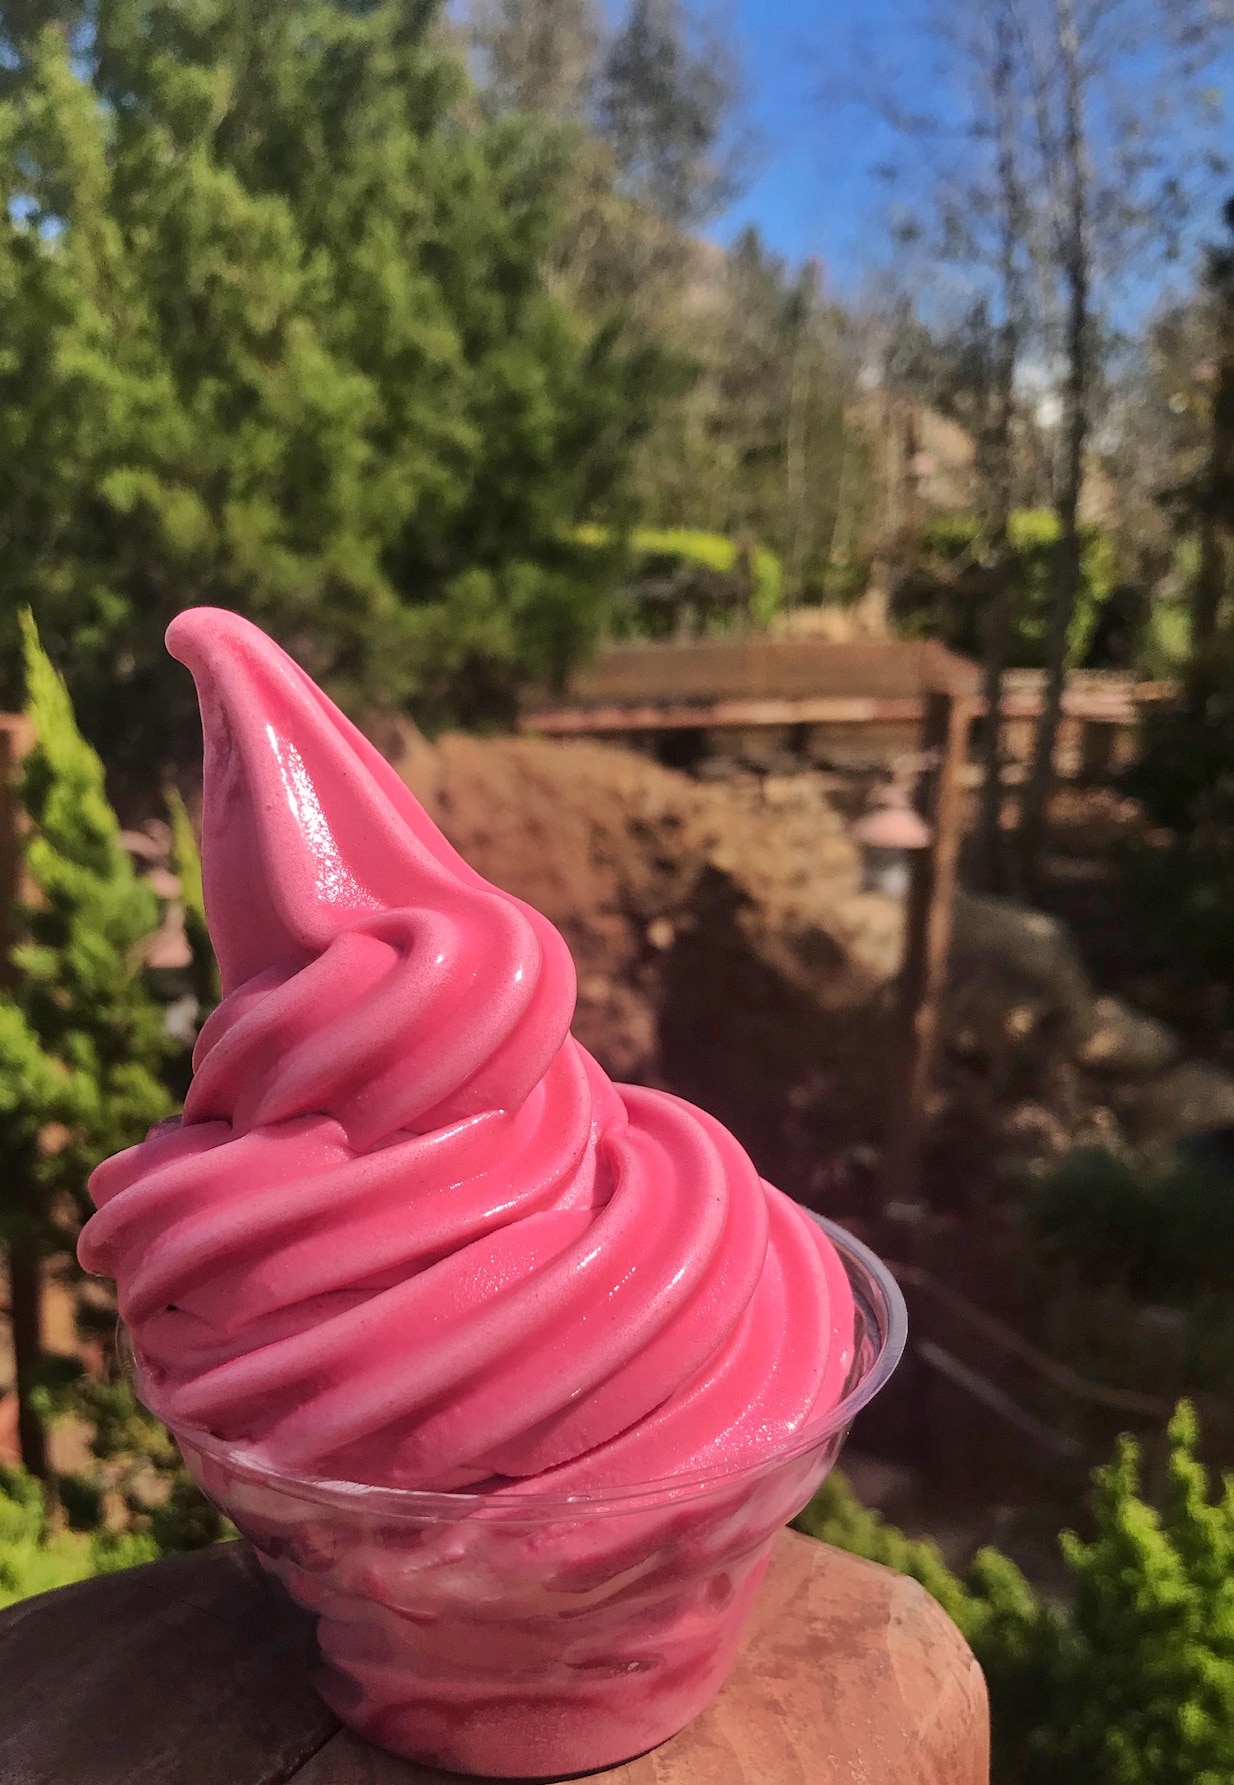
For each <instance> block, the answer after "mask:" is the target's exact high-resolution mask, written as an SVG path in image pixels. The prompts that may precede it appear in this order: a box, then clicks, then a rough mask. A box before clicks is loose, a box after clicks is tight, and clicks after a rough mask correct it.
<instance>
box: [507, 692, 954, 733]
mask: <svg viewBox="0 0 1234 1785" xmlns="http://www.w3.org/2000/svg"><path fill="white" fill-rule="evenodd" d="M924 711H925V700H924V698H922V697H921V696H918V695H906V696H904V697H903V698H901V699H896V700H890V699H888V700H870V699H866V698H864V697H862V696H860V695H845V696H835V697H832V696H827V697H818V698H813V699H809V700H715V701H708V702H706V703H703V702H696V703H693V704H690V705H676V704H673V705H660V706H630V707H622V706H604V707H562V708H557V709H554V710H551V711H543V712H531V713H525V714H523V716H522V717H521V718H520V720H519V729H520V730H521V731H530V732H542V733H545V734H551V735H553V736H558V737H568V736H577V735H582V734H584V733H589V732H627V731H670V730H674V729H679V728H683V727H698V728H700V729H702V730H710V729H712V728H715V729H717V730H718V729H721V728H725V729H727V728H729V727H734V726H738V727H739V726H757V727H762V726H768V725H878V724H882V723H884V722H886V721H897V720H898V721H902V722H906V723H909V724H911V723H913V722H914V721H919V720H920V719H921V717H922V714H923V713H924Z"/></svg>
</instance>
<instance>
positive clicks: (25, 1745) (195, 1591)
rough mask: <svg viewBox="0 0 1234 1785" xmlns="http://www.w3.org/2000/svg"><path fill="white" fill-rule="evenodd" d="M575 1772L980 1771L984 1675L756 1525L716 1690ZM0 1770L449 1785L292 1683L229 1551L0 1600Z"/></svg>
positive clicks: (965, 1774)
mask: <svg viewBox="0 0 1234 1785" xmlns="http://www.w3.org/2000/svg"><path fill="white" fill-rule="evenodd" d="M590 1777H591V1778H592V1779H593V1780H594V1781H595V1785H806V1782H808V1785H852V1781H855V1780H870V1781H873V1780H879V1781H884V1780H885V1781H887V1785H988V1779H989V1735H988V1719H987V1711H986V1700H985V1685H984V1681H983V1680H982V1678H981V1673H980V1670H979V1668H978V1667H977V1664H976V1662H975V1661H974V1660H973V1657H972V1655H971V1654H970V1652H969V1650H968V1648H967V1646H966V1645H965V1643H964V1640H963V1638H962V1637H961V1636H960V1634H959V1632H958V1631H957V1630H956V1628H955V1626H954V1625H953V1624H952V1623H951V1622H950V1621H949V1619H948V1618H947V1617H946V1616H945V1615H944V1613H943V1612H942V1611H941V1610H940V1609H939V1607H938V1606H937V1605H936V1604H935V1602H934V1601H933V1600H932V1599H931V1598H930V1597H929V1596H928V1594H926V1593H925V1591H924V1590H923V1589H922V1588H921V1587H919V1586H918V1585H917V1584H916V1582H914V1581H911V1580H908V1579H907V1578H906V1577H904V1576H903V1575H898V1574H893V1573H891V1572H889V1571H888V1570H887V1569H884V1568H878V1567H875V1566H874V1564H873V1563H870V1562H863V1561H859V1560H858V1559H857V1558H856V1557H855V1556H848V1555H844V1554H841V1553H840V1552H839V1551H836V1550H831V1549H828V1548H827V1547H826V1546H825V1545H824V1544H820V1543H816V1542H815V1541H814V1540H813V1539H812V1538H808V1537H802V1536H799V1535H798V1534H797V1533H795V1532H789V1531H786V1532H784V1533H783V1534H782V1535H781V1536H780V1538H779V1539H778V1540H777V1545H776V1550H775V1553H774V1556H773V1559H772V1564H771V1568H770V1570H769V1572H768V1575H767V1579H766V1582H765V1584H764V1586H763V1589H762V1592H761V1594H760V1597H759V1600H758V1604H757V1607H756V1609H755V1613H754V1618H753V1621H752V1625H751V1629H750V1632H749V1635H748V1637H747V1639H746V1642H745V1645H744V1647H743V1650H742V1653H741V1655H740V1656H739V1658H738V1661H737V1664H736V1667H735V1668H734V1670H733V1673H732V1675H731V1677H730V1679H729V1681H728V1683H727V1685H726V1686H725V1688H724V1690H723V1691H722V1692H721V1694H720V1696H719V1698H718V1699H717V1700H716V1702H715V1703H714V1704H713V1705H712V1706H711V1707H710V1708H709V1709H708V1710H707V1711H705V1712H704V1713H703V1715H702V1716H701V1717H699V1718H698V1719H697V1721H696V1722H695V1723H693V1724H692V1725H691V1726H690V1727H689V1728H688V1729H686V1730H683V1731H682V1732H681V1734H680V1735H678V1736H676V1737H674V1738H673V1740H672V1741H669V1742H666V1743H665V1744H664V1746H663V1747H661V1748H658V1749H656V1750H655V1752H653V1753H651V1754H646V1755H643V1756H641V1757H640V1758H639V1759H636V1760H632V1761H629V1762H627V1763H626V1764H625V1765H622V1766H617V1767H610V1768H609V1769H607V1770H606V1771H604V1772H602V1773H598V1774H592V1775H590ZM0 1779H3V1781H4V1785H459V1779H458V1775H457V1774H452V1773H443V1772H439V1771H436V1770H435V1769H433V1768H426V1767H421V1766H416V1765H414V1764H413V1763H411V1762H410V1761H403V1760H397V1759H395V1758H394V1757H393V1756H391V1755H387V1754H381V1753H379V1752H378V1751H377V1750H376V1749H374V1748H371V1747H370V1746H369V1745H368V1744H367V1743H365V1742H363V1741H361V1740H359V1739H358V1738H357V1737H355V1736H352V1735H350V1734H347V1733H344V1732H341V1731H339V1729H338V1725H337V1724H336V1723H335V1722H334V1720H333V1719H332V1718H331V1717H330V1716H329V1715H328V1713H327V1712H325V1711H324V1710H323V1709H322V1708H321V1706H320V1705H318V1704H317V1702H316V1700H315V1699H314V1698H313V1697H312V1694H311V1693H310V1692H309V1690H308V1687H307V1685H306V1654H305V1643H304V1632H303V1627H302V1626H301V1625H300V1623H299V1621H298V1619H297V1617H296V1616H295V1614H293V1613H291V1612H290V1611H289V1610H287V1609H286V1608H285V1607H283V1606H282V1604H281V1601H280V1600H279V1599H278V1598H277V1597H276V1596H275V1594H274V1592H273V1590H272V1589H271V1588H270V1587H269V1586H268V1584H267V1583H266V1582H265V1580H264V1579H263V1578H261V1576H260V1571H259V1570H258V1569H257V1568H256V1566H255V1564H254V1563H253V1562H252V1561H251V1558H250V1557H249V1555H248V1552H247V1547H246V1546H244V1545H226V1546H219V1547H216V1548H215V1549H213V1550H207V1551H201V1552H198V1554H197V1555H195V1556H191V1557H178V1558H176V1559H175V1560H173V1561H168V1562H158V1563H154V1564H153V1565H152V1566H151V1567H149V1568H142V1569H135V1570H133V1571H131V1572H130V1573H129V1574H127V1575H126V1574H117V1575H107V1576H104V1577H102V1578H101V1579H100V1580H97V1581H91V1582H88V1583H86V1584H85V1585H83V1586H80V1587H67V1588H64V1589H62V1590H61V1591H60V1592H58V1593H50V1594H44V1595H43V1596H42V1597H41V1598H39V1599H33V1600H28V1601H26V1602H25V1604H24V1605H19V1606H17V1607H15V1608H13V1609H12V1610H11V1611H9V1612H6V1613H3V1614H0Z"/></svg>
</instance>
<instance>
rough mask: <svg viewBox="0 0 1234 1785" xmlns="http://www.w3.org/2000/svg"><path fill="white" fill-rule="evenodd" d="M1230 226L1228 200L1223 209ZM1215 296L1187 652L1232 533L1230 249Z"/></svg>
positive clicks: (1208, 627)
mask: <svg viewBox="0 0 1234 1785" xmlns="http://www.w3.org/2000/svg"><path fill="white" fill-rule="evenodd" d="M1226 216H1227V221H1228V223H1229V225H1230V227H1231V228H1232V229H1234V200H1231V201H1230V204H1229V205H1228V206H1227V208H1226ZM1213 265H1214V272H1213V285H1214V287H1215V294H1216V299H1217V306H1218V309H1217V341H1216V381H1215V384H1214V388H1213V409H1212V425H1211V433H1210V439H1209V449H1208V469H1207V473H1206V475H1205V479H1204V492H1203V503H1202V505H1201V514H1200V564H1199V572H1198V574H1197V576H1196V580H1195V586H1194V588H1193V590H1192V597H1191V651H1192V655H1193V656H1203V655H1204V653H1205V652H1207V650H1208V649H1209V647H1210V646H1211V645H1212V643H1213V640H1214V638H1215V637H1216V635H1217V630H1218V627H1219V625H1220V621H1221V608H1222V604H1223V602H1224V600H1225V597H1226V595H1227V593H1228V592H1229V580H1230V571H1231V564H1230V539H1231V536H1232V535H1234V249H1227V250H1226V251H1224V252H1223V253H1222V254H1219V255H1214V257H1213Z"/></svg>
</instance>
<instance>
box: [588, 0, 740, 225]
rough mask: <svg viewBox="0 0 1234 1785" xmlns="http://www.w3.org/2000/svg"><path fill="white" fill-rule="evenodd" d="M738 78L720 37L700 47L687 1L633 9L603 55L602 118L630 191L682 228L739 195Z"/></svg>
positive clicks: (646, 1) (643, 3)
mask: <svg viewBox="0 0 1234 1785" xmlns="http://www.w3.org/2000/svg"><path fill="white" fill-rule="evenodd" d="M736 95H737V77H736V69H735V65H734V63H733V61H732V58H731V57H730V56H729V55H728V54H726V52H725V48H724V45H723V44H722V43H721V42H720V41H719V40H718V39H717V38H716V36H715V34H714V32H713V33H711V34H709V35H704V36H703V37H702V39H701V40H699V39H698V32H697V29H692V26H691V20H690V18H689V15H688V14H687V12H686V10H685V7H684V6H683V5H682V3H681V0H632V4H631V5H630V7H629V10H628V12H627V14H626V16H625V18H624V20H623V21H622V24H621V26H620V28H619V29H618V30H617V31H616V32H614V34H613V36H612V37H611V38H610V39H609V42H608V44H607V46H606V48H605V53H604V57H603V62H602V65H601V68H600V74H599V80H598V84H597V105H596V114H597V121H598V124H599V128H600V131H601V134H602V135H603V136H604V138H605V140H606V141H607V142H608V143H609V144H610V145H611V146H612V150H613V154H614V156H615V158H616V162H617V167H618V171H619V175H620V178H621V181H622V182H623V184H624V186H625V187H626V189H627V190H628V191H630V192H631V193H632V194H633V195H634V196H635V197H637V198H639V199H641V200H642V201H643V202H644V203H646V204H648V205H650V206H651V208H652V209H653V210H655V211H656V212H658V214H659V215H660V216H661V217H664V218H666V219H667V220H668V221H669V222H670V223H673V224H676V225H677V226H678V227H686V226H689V225H695V224H698V223H701V222H703V221H704V220H705V219H706V218H707V217H708V216H711V215H713V214H714V213H715V212H716V211H717V210H719V209H720V208H721V207H722V206H723V205H724V204H725V202H726V201H727V200H728V199H729V198H730V197H731V196H732V195H733V192H734V189H735V182H736V170H737V151H736V145H735V144H734V142H733V137H732V119H733V111H734V103H735V100H736Z"/></svg>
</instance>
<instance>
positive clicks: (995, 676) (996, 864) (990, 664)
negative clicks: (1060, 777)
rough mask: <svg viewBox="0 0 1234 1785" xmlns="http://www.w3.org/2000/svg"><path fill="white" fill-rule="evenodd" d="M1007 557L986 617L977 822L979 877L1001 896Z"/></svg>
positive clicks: (999, 559) (997, 569) (1000, 560)
mask: <svg viewBox="0 0 1234 1785" xmlns="http://www.w3.org/2000/svg"><path fill="white" fill-rule="evenodd" d="M1008 575H1009V566H1008V564H1007V557H1006V553H1005V552H1004V553H1001V554H996V561H995V565H994V571H993V575H992V577H991V586H990V592H989V596H988V599H987V601H986V615H985V621H986V623H985V649H984V653H983V660H982V676H981V688H982V694H983V697H984V701H985V716H984V718H983V719H982V723H981V813H980V817H979V820H978V829H977V844H978V856H979V861H978V879H979V881H980V884H981V885H982V886H983V887H984V888H985V889H986V891H987V892H994V893H997V892H1001V891H1002V890H1003V885H1004V881H1005V879H1006V867H1005V863H1004V860H1003V711H1002V709H1003V673H1004V671H1005V670H1006V668H1007V645H1008V640H1009V638H1010V634H1011V590H1010V587H1009V585H1008Z"/></svg>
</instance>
